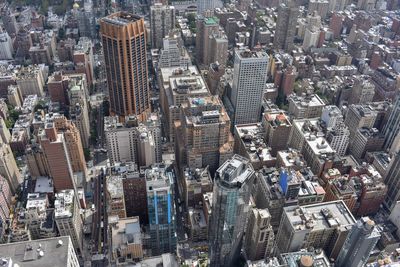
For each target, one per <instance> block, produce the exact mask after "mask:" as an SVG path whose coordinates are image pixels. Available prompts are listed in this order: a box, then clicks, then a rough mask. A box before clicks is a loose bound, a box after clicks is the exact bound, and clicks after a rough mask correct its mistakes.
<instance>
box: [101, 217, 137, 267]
mask: <svg viewBox="0 0 400 267" xmlns="http://www.w3.org/2000/svg"><path fill="white" fill-rule="evenodd" d="M108 224H109V225H110V230H111V234H110V239H111V242H110V243H111V248H110V250H111V256H112V258H111V261H112V262H113V263H115V264H116V265H117V266H120V265H123V264H127V263H130V262H132V263H133V262H137V261H138V260H141V259H142V258H143V255H144V250H143V241H142V233H141V230H140V223H139V217H129V218H119V217H118V216H117V215H112V216H110V217H109V218H108Z"/></svg>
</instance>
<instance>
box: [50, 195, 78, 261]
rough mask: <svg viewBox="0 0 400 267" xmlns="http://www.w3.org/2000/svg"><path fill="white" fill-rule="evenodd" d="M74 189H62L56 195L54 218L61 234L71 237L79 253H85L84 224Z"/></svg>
mask: <svg viewBox="0 0 400 267" xmlns="http://www.w3.org/2000/svg"><path fill="white" fill-rule="evenodd" d="M75 194H76V193H75V191H74V190H62V191H60V192H58V193H57V194H56V195H55V197H56V198H55V201H54V218H55V221H56V225H57V228H58V232H59V233H60V235H61V236H64V235H67V236H70V237H71V240H72V244H73V246H74V248H75V251H76V252H77V253H78V254H81V253H83V251H82V246H83V224H82V219H81V215H80V212H79V203H78V201H77V196H76V195H75Z"/></svg>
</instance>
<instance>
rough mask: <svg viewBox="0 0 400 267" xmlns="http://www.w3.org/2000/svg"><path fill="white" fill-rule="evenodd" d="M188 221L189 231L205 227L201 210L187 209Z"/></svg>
mask: <svg viewBox="0 0 400 267" xmlns="http://www.w3.org/2000/svg"><path fill="white" fill-rule="evenodd" d="M189 220H190V225H191V226H190V227H191V229H198V228H204V227H207V222H206V218H205V216H204V213H203V210H202V209H193V208H189Z"/></svg>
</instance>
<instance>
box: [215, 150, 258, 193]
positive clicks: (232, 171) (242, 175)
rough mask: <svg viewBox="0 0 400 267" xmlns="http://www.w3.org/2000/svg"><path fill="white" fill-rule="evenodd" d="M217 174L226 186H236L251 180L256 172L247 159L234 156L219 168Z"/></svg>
mask: <svg viewBox="0 0 400 267" xmlns="http://www.w3.org/2000/svg"><path fill="white" fill-rule="evenodd" d="M217 173H218V175H219V177H220V179H221V181H223V182H224V184H226V185H228V186H236V185H237V184H238V183H239V184H243V183H245V182H246V181H247V180H248V179H250V178H251V177H252V176H253V175H254V170H253V167H252V166H251V165H250V164H249V161H248V160H247V159H245V158H243V157H241V156H239V155H233V157H232V158H230V159H228V160H227V161H225V162H224V163H223V164H222V165H221V166H220V167H219V168H218V170H217Z"/></svg>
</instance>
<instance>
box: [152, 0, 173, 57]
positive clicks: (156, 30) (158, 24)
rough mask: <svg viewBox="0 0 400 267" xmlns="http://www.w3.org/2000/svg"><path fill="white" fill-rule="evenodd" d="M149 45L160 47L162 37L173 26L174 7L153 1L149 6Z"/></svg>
mask: <svg viewBox="0 0 400 267" xmlns="http://www.w3.org/2000/svg"><path fill="white" fill-rule="evenodd" d="M150 26H151V31H150V32H151V46H152V47H153V48H157V49H159V48H161V47H162V45H163V38H164V37H165V36H167V35H168V34H169V31H170V30H172V29H173V28H174V27H175V8H174V7H173V6H168V5H163V4H161V3H155V4H154V5H152V6H150Z"/></svg>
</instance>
